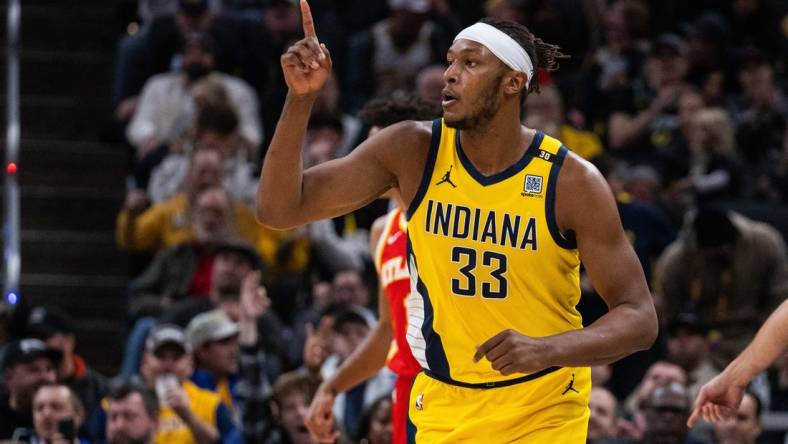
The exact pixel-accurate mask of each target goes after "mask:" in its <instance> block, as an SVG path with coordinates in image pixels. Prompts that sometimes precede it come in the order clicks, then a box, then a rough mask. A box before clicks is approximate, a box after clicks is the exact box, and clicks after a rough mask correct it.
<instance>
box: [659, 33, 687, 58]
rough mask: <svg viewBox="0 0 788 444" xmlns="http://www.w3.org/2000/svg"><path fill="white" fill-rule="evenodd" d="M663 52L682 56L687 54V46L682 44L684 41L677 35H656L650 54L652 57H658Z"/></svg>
mask: <svg viewBox="0 0 788 444" xmlns="http://www.w3.org/2000/svg"><path fill="white" fill-rule="evenodd" d="M664 51H669V52H672V53H674V54H676V55H680V56H683V55H685V54H686V53H687V44H686V43H685V42H684V39H682V38H681V37H679V36H678V35H676V34H673V33H669V32H666V33H664V34H660V35H658V36H657V38H656V39H654V47H653V49H652V51H651V53H652V55H658V54H661V53H662V52H664Z"/></svg>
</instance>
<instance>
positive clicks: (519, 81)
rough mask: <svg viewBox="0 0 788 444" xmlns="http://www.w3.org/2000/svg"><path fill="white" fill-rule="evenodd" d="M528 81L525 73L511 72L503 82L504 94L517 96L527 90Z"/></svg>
mask: <svg viewBox="0 0 788 444" xmlns="http://www.w3.org/2000/svg"><path fill="white" fill-rule="evenodd" d="M527 81H528V75H527V74H525V73H524V72H520V71H510V72H508V73H507V74H506V76H505V77H504V80H503V85H504V92H506V94H510V95H513V96H516V95H518V94H520V93H521V92H523V91H524V90H525V88H526V82H527Z"/></svg>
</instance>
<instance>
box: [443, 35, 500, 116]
mask: <svg viewBox="0 0 788 444" xmlns="http://www.w3.org/2000/svg"><path fill="white" fill-rule="evenodd" d="M446 61H447V63H448V67H447V68H446V71H445V72H444V73H443V79H444V81H445V82H446V86H445V87H444V89H443V102H442V103H441V105H442V106H443V118H444V120H445V122H446V125H448V126H449V127H452V128H459V129H469V128H478V127H480V126H485V125H486V124H487V123H488V122H489V121H490V120H492V118H493V117H494V116H495V114H496V113H497V112H498V108H500V106H501V101H502V99H503V92H502V90H501V84H502V81H503V77H504V74H505V72H506V68H505V66H504V65H503V63H501V61H500V60H498V58H497V57H495V55H493V53H492V52H490V50H489V49H487V48H486V47H485V46H484V45H481V44H479V43H476V42H473V41H470V40H466V39H459V40H457V41H456V42H454V44H452V45H451V48H449V52H448V54H447V55H446Z"/></svg>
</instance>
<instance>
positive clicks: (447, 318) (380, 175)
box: [257, 0, 657, 443]
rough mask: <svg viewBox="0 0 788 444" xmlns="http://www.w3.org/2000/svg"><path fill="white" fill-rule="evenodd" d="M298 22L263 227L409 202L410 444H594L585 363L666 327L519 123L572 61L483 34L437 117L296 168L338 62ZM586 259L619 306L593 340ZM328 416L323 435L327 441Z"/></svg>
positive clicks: (611, 237)
mask: <svg viewBox="0 0 788 444" xmlns="http://www.w3.org/2000/svg"><path fill="white" fill-rule="evenodd" d="M301 9H302V14H303V26H304V33H305V38H304V39H303V40H300V41H299V42H297V43H296V44H294V45H293V46H291V47H290V48H289V49H288V50H287V52H286V53H285V54H284V55H283V56H282V58H281V63H282V69H283V71H284V76H285V80H286V82H287V85H288V88H289V91H288V96H287V100H286V103H285V106H284V109H283V110H282V115H281V117H280V120H279V123H278V125H277V128H276V131H275V133H274V137H273V140H272V142H271V147H270V148H269V150H268V153H267V154H266V160H265V163H264V164H263V169H262V174H261V177H260V185H259V187H258V192H257V216H258V219H259V220H260V221H261V222H262V223H264V224H266V225H269V226H273V227H277V228H287V227H292V226H296V225H300V224H303V223H306V222H308V221H310V220H314V219H322V218H326V217H333V216H336V215H340V214H345V213H347V212H349V211H352V210H354V209H356V208H358V207H360V206H362V205H364V204H366V203H368V202H370V201H371V200H372V199H375V198H376V197H377V196H379V195H381V194H382V193H384V192H386V191H387V190H389V189H391V188H396V189H397V191H398V193H399V195H400V196H401V197H402V199H403V202H404V203H405V205H407V211H406V218H407V220H408V230H407V238H408V244H407V247H408V269H409V275H410V280H411V292H412V293H413V296H412V297H410V298H409V299H408V302H409V306H408V307H407V309H408V342H409V344H410V347H411V351H412V352H413V355H414V357H415V358H416V360H417V361H418V362H419V364H421V366H422V368H423V371H422V373H419V375H418V376H417V377H416V379H415V381H414V383H413V388H412V390H411V402H410V406H409V413H408V441H409V442H423V443H427V442H429V443H449V442H451V443H454V442H482V440H484V441H486V442H496V443H497V442H548V440H553V441H554V442H568V443H581V442H585V436H586V429H587V425H588V394H589V391H590V387H591V377H590V369H589V368H588V366H590V365H601V364H606V363H610V362H613V361H615V360H617V359H620V358H622V357H624V356H626V355H628V354H630V353H632V352H634V351H637V350H641V349H645V348H647V347H649V346H650V345H651V344H652V342H653V341H654V339H655V337H656V334H657V319H656V314H655V311H654V306H653V302H652V300H651V295H650V294H649V291H648V288H647V286H646V281H645V278H644V276H643V270H642V269H641V267H640V265H639V264H638V261H637V257H636V256H635V253H634V252H633V251H632V248H631V247H630V245H629V243H628V242H627V239H626V236H625V235H624V232H623V230H622V228H621V222H620V220H619V218H618V213H617V210H616V204H615V201H614V199H613V196H612V193H611V192H610V189H609V188H608V187H607V184H606V182H605V180H604V178H603V177H602V176H601V175H600V174H599V173H598V172H597V171H596V170H595V169H594V168H593V167H592V166H591V165H590V164H588V163H587V162H585V161H583V160H582V159H580V158H579V157H578V156H576V155H574V154H572V153H571V152H569V151H568V149H567V148H566V147H564V146H563V145H562V144H561V142H559V141H558V140H556V139H553V138H551V137H549V136H546V135H544V134H542V133H540V132H537V131H534V130H532V129H528V128H524V127H522V126H521V125H520V117H521V115H520V113H521V103H522V101H523V98H524V96H525V95H527V94H528V93H529V92H531V91H538V79H537V78H536V77H535V76H534V73H535V70H536V69H537V68H543V69H548V70H553V69H556V68H557V60H556V59H557V58H558V57H560V56H561V55H562V54H561V53H560V51H559V50H558V48H557V47H555V46H553V45H548V44H545V43H544V42H542V41H541V40H540V39H538V38H536V37H534V36H533V35H532V34H531V33H530V32H528V30H527V29H525V27H523V26H522V25H519V24H516V23H512V22H506V21H497V20H489V19H488V20H486V23H477V24H474V25H472V26H470V27H469V28H466V29H465V30H463V31H462V32H460V34H459V35H458V36H457V37H456V38H455V40H454V43H453V44H452V46H451V48H450V49H449V51H448V54H447V62H448V66H447V68H446V72H445V74H444V79H445V81H446V87H445V89H444V91H443V96H444V101H443V103H442V106H443V112H444V117H443V119H439V120H436V121H434V122H412V121H409V122H402V123H398V124H396V125H392V126H390V127H388V128H386V129H384V130H382V131H381V132H379V133H378V134H376V135H375V136H374V137H371V138H369V139H368V140H367V141H365V142H364V143H363V144H361V145H360V146H359V147H358V148H356V149H355V150H354V151H353V152H352V153H351V154H349V155H348V156H346V157H344V158H341V159H336V160H333V161H331V162H326V163H323V164H321V165H319V166H316V167H313V168H310V169H308V170H306V171H303V170H302V160H301V150H300V147H301V143H302V140H303V137H304V132H305V129H306V125H307V121H308V119H309V113H310V109H311V106H312V104H313V102H314V99H315V96H316V94H317V92H318V91H319V90H320V88H321V87H322V86H323V84H324V82H325V80H326V78H327V76H328V73H329V72H330V69H331V56H330V53H329V51H328V49H327V48H326V47H325V45H321V44H320V43H319V42H318V40H317V37H316V34H315V30H314V25H313V22H312V17H311V13H310V11H309V6H308V5H307V3H306V0H301ZM449 170H450V172H449ZM444 177H445V178H446V179H449V180H450V181H451V184H450V183H449V181H448V180H447V181H443V178H444ZM439 182H442V183H440V184H438V183H439ZM451 185H454V186H451ZM581 257H582V259H583V264H584V266H585V269H586V271H587V273H588V275H589V277H590V278H591V280H592V281H593V282H594V284H595V286H596V289H597V291H598V292H599V294H600V295H602V297H603V298H605V301H606V302H607V304H608V306H609V309H610V310H609V312H608V313H607V314H606V315H605V316H603V317H601V318H600V319H599V320H597V321H596V322H595V323H594V324H592V325H591V326H589V327H587V328H585V329H583V328H582V323H581V318H580V315H579V313H578V312H577V310H576V309H575V305H576V304H577V302H578V299H579V297H580V290H579V275H580V258H581ZM330 419H331V418H330V417H328V416H326V417H325V418H324V420H325V423H323V424H317V425H318V426H319V427H320V428H321V429H323V430H325V433H326V435H324V436H326V437H328V438H330V435H329V433H330ZM314 425H315V424H313V426H314ZM313 428H314V427H313Z"/></svg>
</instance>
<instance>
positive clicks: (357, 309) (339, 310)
mask: <svg viewBox="0 0 788 444" xmlns="http://www.w3.org/2000/svg"><path fill="white" fill-rule="evenodd" d="M333 314H334V330H335V331H338V330H339V329H340V328H341V327H342V326H343V325H344V324H347V323H352V322H354V323H357V324H364V325H366V326H367V327H372V326H373V325H374V324H375V320H374V317H373V316H372V313H370V312H369V310H367V309H366V308H364V307H361V306H358V305H354V304H348V305H342V306H339V307H336V311H335V312H334V313H333Z"/></svg>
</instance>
